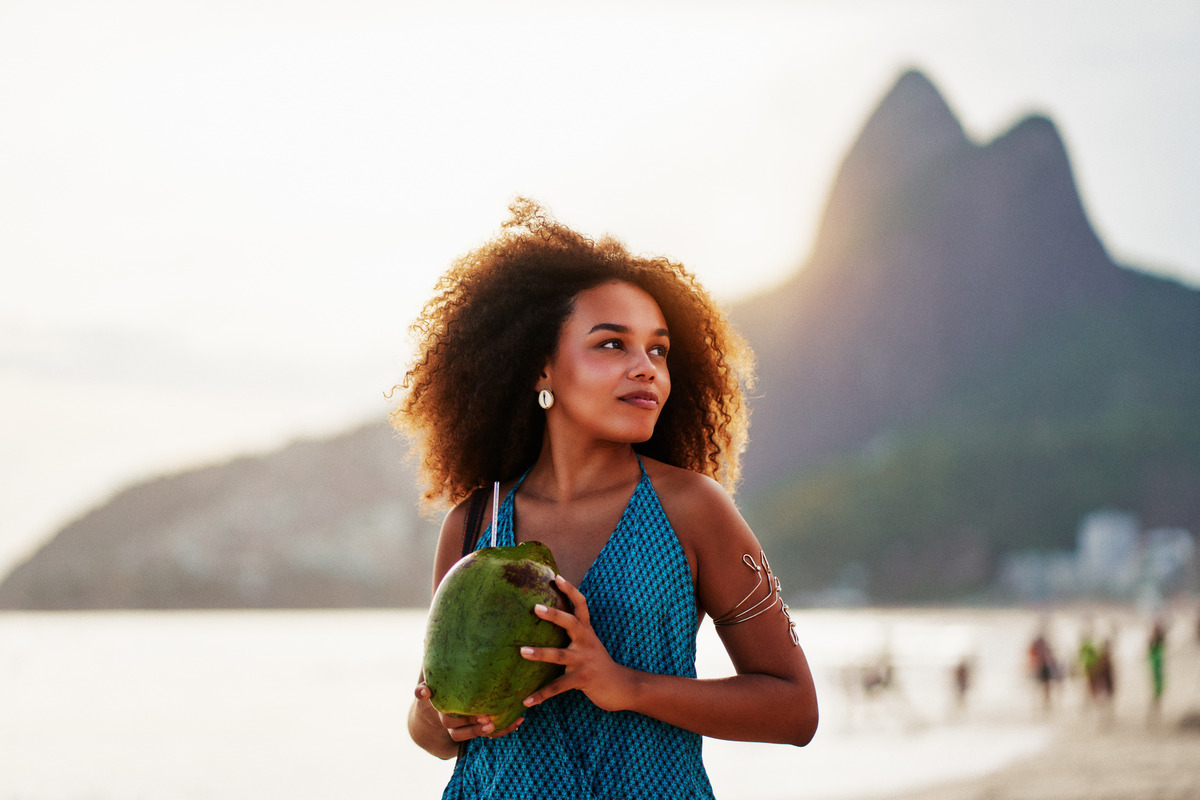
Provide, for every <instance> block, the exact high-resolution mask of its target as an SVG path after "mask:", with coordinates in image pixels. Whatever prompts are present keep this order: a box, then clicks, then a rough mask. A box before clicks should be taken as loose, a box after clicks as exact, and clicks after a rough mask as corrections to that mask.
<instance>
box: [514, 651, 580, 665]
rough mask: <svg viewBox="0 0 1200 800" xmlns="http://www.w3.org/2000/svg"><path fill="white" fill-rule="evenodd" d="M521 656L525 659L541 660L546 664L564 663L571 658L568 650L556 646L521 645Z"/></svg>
mask: <svg viewBox="0 0 1200 800" xmlns="http://www.w3.org/2000/svg"><path fill="white" fill-rule="evenodd" d="M521 657H522V658H524V659H525V660H526V661H541V662H543V663H546V664H566V663H568V662H569V661H570V659H571V655H570V653H569V651H567V650H563V649H560V648H558V647H522V648H521Z"/></svg>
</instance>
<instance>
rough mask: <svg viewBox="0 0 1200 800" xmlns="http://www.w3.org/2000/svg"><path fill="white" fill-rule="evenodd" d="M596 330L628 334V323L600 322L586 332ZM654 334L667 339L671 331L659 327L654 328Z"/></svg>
mask: <svg viewBox="0 0 1200 800" xmlns="http://www.w3.org/2000/svg"><path fill="white" fill-rule="evenodd" d="M596 331H612V332H613V333H624V334H629V332H630V330H629V326H628V325H618V324H617V323H615V322H601V323H600V324H599V325H595V326H593V327H592V329H591V330H590V331H588V333H589V334H593V333H595V332H596ZM654 335H655V336H665V337H666V338H668V339H670V338H671V332H670V331H669V330H667V329H666V328H659V329H658V330H656V331H655V332H654Z"/></svg>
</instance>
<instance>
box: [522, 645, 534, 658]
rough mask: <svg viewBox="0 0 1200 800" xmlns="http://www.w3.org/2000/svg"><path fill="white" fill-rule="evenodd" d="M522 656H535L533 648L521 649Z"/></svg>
mask: <svg viewBox="0 0 1200 800" xmlns="http://www.w3.org/2000/svg"><path fill="white" fill-rule="evenodd" d="M521 655H523V656H531V655H533V648H532V647H522V648H521Z"/></svg>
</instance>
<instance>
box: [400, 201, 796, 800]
mask: <svg viewBox="0 0 1200 800" xmlns="http://www.w3.org/2000/svg"><path fill="white" fill-rule="evenodd" d="M511 210H512V212H513V218H512V219H511V220H510V221H509V222H508V223H506V225H505V230H504V232H503V233H502V234H501V235H500V236H499V237H498V238H497V239H495V240H494V241H492V242H490V243H488V244H485V245H484V246H482V247H481V248H479V249H478V250H476V251H474V252H472V253H470V254H468V255H466V256H464V257H462V258H460V259H459V260H458V261H456V262H455V264H454V266H453V267H452V269H451V270H450V271H449V272H448V273H447V274H446V275H445V276H444V277H443V278H442V280H441V281H440V282H439V283H438V286H437V288H436V291H435V296H434V298H433V299H432V300H431V301H430V302H429V303H428V304H427V305H426V307H425V309H424V312H423V313H422V315H421V317H420V318H419V319H418V321H417V323H416V324H415V325H414V331H415V333H416V334H417V337H418V340H419V341H418V344H419V355H418V358H417V360H416V362H415V363H414V365H413V366H412V367H411V369H410V370H409V371H408V373H407V375H406V377H405V381H404V383H403V384H402V388H403V389H404V394H403V397H402V400H401V403H400V405H399V407H398V408H397V410H396V411H395V413H394V414H393V422H394V424H396V426H397V427H398V428H400V429H402V430H404V431H406V432H408V433H409V434H410V435H412V436H413V438H414V441H415V444H416V448H417V452H418V453H419V455H420V461H421V467H422V471H423V474H424V478H425V480H426V481H427V487H428V488H427V490H426V493H425V497H426V499H427V500H429V501H435V502H436V501H449V502H452V503H458V505H457V506H456V507H455V508H454V509H453V510H452V511H451V512H450V513H449V514H448V515H447V517H446V519H445V522H444V524H443V527H442V532H441V537H440V541H439V544H438V550H437V556H436V562H435V567H434V587H435V589H436V587H437V585H438V583H439V582H440V581H441V579H442V577H443V576H444V575H445V574H446V572H447V571H448V570H449V569H450V567H451V566H452V565H453V564H454V563H455V561H457V560H458V558H459V557H460V556H461V554H462V547H463V541H464V524H465V521H466V515H467V511H466V508H465V506H466V503H465V502H463V501H464V499H465V498H466V497H467V496H468V495H469V494H470V493H471V492H472V491H473V490H475V489H476V488H478V487H481V486H489V487H490V486H491V483H492V481H493V480H499V481H501V482H502V483H501V497H503V498H504V501H503V504H502V505H501V507H500V510H499V516H498V524H497V531H496V534H497V543H498V544H500V545H512V544H515V543H516V542H519V541H528V540H537V541H541V542H543V543H544V544H546V545H547V546H549V548H550V549H551V551H552V552H553V553H554V556H555V560H556V562H557V564H558V566H559V570H560V576H559V578H558V585H559V587H560V588H561V589H562V591H563V592H564V593H565V594H566V596H567V597H568V599H570V600H571V602H572V604H573V608H574V613H566V612H563V611H558V610H554V609H547V608H545V607H542V606H537V607H536V609H535V613H536V614H538V616H540V617H541V618H542V619H545V620H547V621H549V622H552V623H554V624H556V625H559V626H561V627H562V628H564V629H565V630H566V632H567V633H568V634H569V637H570V644H569V646H568V647H566V648H564V649H555V648H528V647H526V648H522V655H523V656H524V657H525V658H528V659H531V660H535V661H545V662H551V663H555V664H560V665H562V666H563V667H564V668H565V671H564V673H563V674H562V676H561V677H559V678H557V679H555V680H554V681H553V682H551V683H550V684H549V685H547V686H545V687H544V688H542V689H541V690H539V691H537V692H534V693H533V694H532V695H530V696H529V697H528V698H527V699H526V700H525V705H526V707H527V708H528V710H527V711H526V712H525V716H524V717H523V718H522V719H520V720H518V721H517V722H515V723H514V724H513V725H511V726H509V727H508V728H506V729H504V730H496V729H495V726H494V725H493V724H492V720H491V719H489V718H487V717H475V718H463V717H456V716H452V715H446V714H440V713H439V712H437V711H436V710H435V709H434V708H433V706H432V705H431V704H430V702H429V698H430V690H429V688H428V687H427V686H425V685H424V683H419V684H418V686H417V688H416V692H415V694H416V699H415V702H414V703H413V706H412V708H411V711H410V714H409V732H410V734H411V735H412V737H413V740H414V741H415V742H416V743H417V744H418V745H420V746H421V747H423V748H424V749H426V750H428V751H429V752H431V753H433V754H435V755H437V756H439V757H441V758H450V757H452V756H455V755H458V762H457V764H456V765H455V770H454V773H453V776H452V778H451V780H450V784H449V786H448V787H447V789H446V793H445V795H444V797H446V798H468V797H470V798H476V797H489V798H524V797H537V798H557V797H561V798H572V799H574V798H592V797H595V798H632V797H637V798H656V797H661V798H675V797H689V798H691V797H712V789H711V787H710V785H709V781H708V777H707V775H706V774H705V771H704V767H703V764H702V762H701V759H700V749H701V736H711V737H717V738H723V739H737V740H747V741H764V742H781V743H790V744H795V745H804V744H807V743H808V742H809V741H810V740H811V739H812V736H813V734H814V733H815V731H816V726H817V702H816V693H815V690H814V688H813V682H812V676H811V674H810V672H809V668H808V665H807V662H806V661H805V658H804V654H803V651H802V650H801V649H800V647H799V645H798V643H797V641H796V638H795V631H794V628H793V627H792V625H791V620H790V619H789V617H788V615H787V607H786V606H785V605H784V604H783V601H782V599H781V598H780V597H779V592H778V583H777V582H776V581H775V579H774V577H773V576H772V575H771V573H770V571H769V568H768V567H767V564H766V559H765V557H764V556H763V555H762V551H761V549H760V546H759V544H758V542H757V540H756V539H755V537H754V534H753V533H752V532H751V530H750V528H749V527H748V526H747V525H746V523H745V521H744V520H743V519H742V517H741V516H740V515H739V513H738V511H737V509H736V508H735V506H734V504H733V502H732V500H731V498H730V496H729V494H727V491H726V489H727V488H732V486H733V484H734V483H735V482H736V480H737V476H738V466H739V464H738V460H739V455H740V451H741V448H742V445H743V444H744V441H745V435H746V423H747V411H746V408H745V405H744V400H743V394H742V386H741V384H742V382H743V381H745V380H748V379H749V377H750V370H751V355H750V353H749V351H748V349H747V348H746V346H745V345H744V343H742V341H741V340H740V339H739V338H738V337H737V335H736V334H735V333H734V332H733V331H732V329H731V328H730V327H729V326H728V324H727V323H726V322H725V319H724V317H723V316H722V315H721V313H720V312H719V311H718V309H717V308H716V307H715V306H714V304H713V303H712V301H711V300H710V298H709V297H708V295H707V294H706V293H705V292H704V291H703V290H702V289H701V288H700V286H699V285H698V284H697V283H696V281H695V279H694V278H692V277H691V276H690V275H689V274H688V273H687V272H686V271H685V270H684V269H683V268H682V267H680V266H679V265H677V264H673V263H671V262H669V261H667V260H666V259H661V258H641V257H635V256H633V255H631V254H629V253H628V252H627V251H626V250H625V249H624V247H623V246H622V245H620V244H619V243H617V242H614V241H612V240H608V239H605V240H601V241H599V242H593V241H590V240H588V239H586V238H585V237H583V236H581V235H579V234H577V233H575V232H573V231H571V230H569V229H568V228H566V227H564V226H562V225H559V224H557V223H555V222H554V221H552V220H550V219H548V218H547V217H546V216H545V215H544V214H543V213H542V212H541V210H540V209H538V208H537V207H536V206H535V205H533V204H532V203H529V202H528V201H524V200H519V201H517V202H516V203H514V205H513V206H512V208H511ZM722 484H724V487H723V486H722ZM489 539H490V533H488V532H487V531H486V530H485V531H484V533H483V535H481V536H480V537H479V542H480V545H481V546H482V544H484V543H487V542H488V540H489ZM705 614H707V615H709V616H711V617H712V618H713V619H714V621H715V623H716V625H717V626H718V627H717V630H718V632H719V633H720V636H721V639H722V642H723V643H724V646H725V648H726V650H727V651H728V653H729V656H730V658H731V660H732V663H733V666H734V668H735V670H736V673H737V674H736V675H735V676H732V677H727V678H721V679H704V680H700V679H697V678H696V677H695V666H694V660H695V646H696V645H695V642H696V630H697V628H698V626H699V623H700V621H701V620H702V619H703V616H704V615H705Z"/></svg>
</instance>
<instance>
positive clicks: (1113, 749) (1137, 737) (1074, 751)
mask: <svg viewBox="0 0 1200 800" xmlns="http://www.w3.org/2000/svg"><path fill="white" fill-rule="evenodd" d="M1122 666H1123V668H1122V670H1121V673H1120V674H1122V675H1123V676H1124V679H1123V682H1124V684H1125V687H1124V692H1125V694H1124V696H1122V694H1121V691H1122V690H1121V688H1120V684H1118V691H1117V694H1116V699H1115V703H1114V704H1113V707H1112V708H1111V709H1101V708H1095V707H1089V706H1088V705H1087V704H1085V703H1084V702H1083V701H1082V699H1081V698H1076V702H1074V703H1071V702H1063V703H1061V704H1060V706H1059V707H1058V708H1056V709H1055V710H1054V712H1053V713H1052V714H1049V715H1048V717H1047V721H1048V722H1049V724H1050V725H1051V726H1052V727H1053V729H1054V734H1053V736H1052V738H1051V739H1050V741H1049V742H1048V743H1047V745H1046V746H1045V747H1044V748H1043V749H1041V750H1039V751H1038V752H1037V753H1035V754H1033V755H1031V756H1028V757H1026V758H1022V759H1019V760H1017V761H1015V762H1012V763H1010V764H1008V765H1007V766H1004V767H1002V768H1000V769H998V770H995V771H993V772H990V773H987V774H984V775H980V776H978V777H975V778H971V779H967V780H961V781H949V782H944V783H938V784H934V785H930V786H927V787H925V788H922V789H919V790H913V791H903V792H897V793H888V794H883V795H879V794H876V795H874V796H873V797H871V798H869V799H868V798H865V797H864V798H861V800H1195V799H1196V798H1197V797H1200V642H1198V641H1196V640H1195V639H1193V640H1191V641H1187V642H1184V643H1182V644H1181V645H1180V646H1178V647H1176V648H1173V652H1172V653H1171V657H1170V668H1169V671H1168V681H1169V682H1168V684H1167V688H1166V691H1165V693H1164V695H1163V699H1162V707H1161V709H1160V711H1159V713H1158V715H1157V716H1154V715H1151V714H1150V713H1149V712H1150V695H1149V690H1148V688H1145V686H1146V684H1147V682H1148V681H1147V680H1146V676H1145V674H1144V673H1145V671H1146V665H1145V664H1135V663H1133V662H1126V663H1124V664H1123V665H1122ZM1067 683H1068V685H1067V686H1063V687H1061V688H1062V689H1063V690H1066V691H1067V692H1069V691H1070V690H1071V686H1070V685H1069V684H1070V683H1072V681H1068V682H1067ZM1066 699H1067V700H1070V698H1066Z"/></svg>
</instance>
